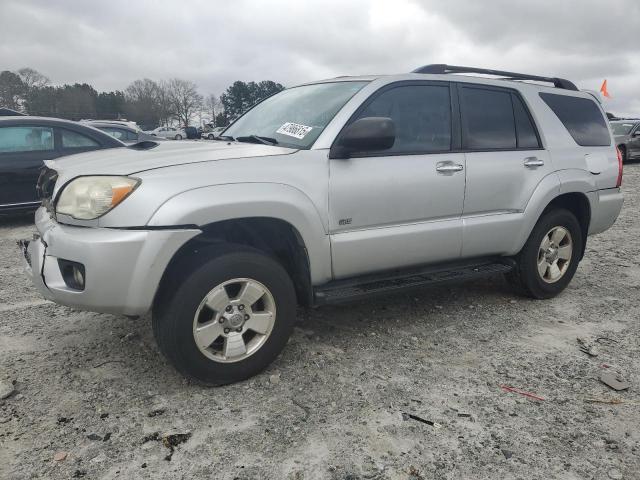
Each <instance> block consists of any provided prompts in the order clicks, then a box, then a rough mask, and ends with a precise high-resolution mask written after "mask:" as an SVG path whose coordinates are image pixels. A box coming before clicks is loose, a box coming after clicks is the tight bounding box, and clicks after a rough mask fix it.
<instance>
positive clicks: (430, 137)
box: [354, 85, 451, 155]
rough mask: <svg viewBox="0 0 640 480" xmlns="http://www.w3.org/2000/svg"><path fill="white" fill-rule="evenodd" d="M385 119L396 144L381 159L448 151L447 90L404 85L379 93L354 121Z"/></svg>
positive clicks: (448, 116)
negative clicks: (392, 125) (390, 123)
mask: <svg viewBox="0 0 640 480" xmlns="http://www.w3.org/2000/svg"><path fill="white" fill-rule="evenodd" d="M364 117H389V118H391V119H392V120H393V122H394V123H395V126H396V141H395V142H394V144H393V147H391V148H390V149H388V150H385V151H384V152H385V155H386V154H389V155H394V154H402V153H405V154H410V153H421V152H441V151H447V150H450V149H451V98H450V93H449V87H448V86H442V85H408V86H401V87H394V88H391V89H389V90H385V91H383V92H382V93H381V94H380V95H378V96H377V97H376V98H375V99H374V100H373V101H372V102H371V103H370V104H369V105H367V106H366V107H365V109H364V110H363V111H361V112H360V113H359V114H358V116H357V118H354V121H355V120H357V119H358V118H364Z"/></svg>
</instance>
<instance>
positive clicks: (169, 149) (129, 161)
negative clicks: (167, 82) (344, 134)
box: [45, 141, 296, 178]
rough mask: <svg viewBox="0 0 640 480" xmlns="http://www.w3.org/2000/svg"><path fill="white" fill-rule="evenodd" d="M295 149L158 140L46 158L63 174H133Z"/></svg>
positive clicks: (227, 143)
mask: <svg viewBox="0 0 640 480" xmlns="http://www.w3.org/2000/svg"><path fill="white" fill-rule="evenodd" d="M295 151H296V150H294V149H291V148H283V147H277V146H270V145H261V144H253V143H238V142H212V141H197V142H195V141H194V142H190V141H171V142H158V146H157V147H153V148H151V149H149V150H137V149H133V148H126V147H124V148H110V149H106V150H96V151H93V152H86V153H80V154H77V155H71V156H68V157H62V158H59V159H56V160H47V161H46V162H45V163H46V164H47V166H48V167H49V168H52V169H54V170H56V171H57V172H58V174H59V176H60V177H66V178H72V177H76V176H78V175H131V174H134V173H139V172H144V171H146V170H153V169H156V168H162V167H170V166H174V165H186V164H190V163H201V162H213V161H218V160H231V159H238V158H249V157H264V156H272V155H287V154H289V153H293V152H295Z"/></svg>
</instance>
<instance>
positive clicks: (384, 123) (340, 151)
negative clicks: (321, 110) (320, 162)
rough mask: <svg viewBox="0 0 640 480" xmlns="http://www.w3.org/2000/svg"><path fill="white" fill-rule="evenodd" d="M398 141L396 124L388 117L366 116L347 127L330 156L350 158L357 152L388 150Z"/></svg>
mask: <svg viewBox="0 0 640 480" xmlns="http://www.w3.org/2000/svg"><path fill="white" fill-rule="evenodd" d="M395 141H396V125H395V123H393V120H391V119H390V118H387V117H364V118H360V119H358V120H356V121H355V122H353V123H352V124H351V125H349V126H348V127H347V128H345V129H344V130H343V131H342V133H341V134H340V136H339V137H338V140H337V142H336V143H335V144H334V145H333V146H332V147H331V151H330V152H329V158H349V157H350V156H351V154H352V153H355V152H374V151H378V150H388V149H389V148H391V147H393V144H394V142H395Z"/></svg>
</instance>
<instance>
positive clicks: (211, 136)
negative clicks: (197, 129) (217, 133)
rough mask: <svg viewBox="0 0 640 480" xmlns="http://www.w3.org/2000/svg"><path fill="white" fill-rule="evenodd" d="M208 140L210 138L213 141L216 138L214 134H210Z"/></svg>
mask: <svg viewBox="0 0 640 480" xmlns="http://www.w3.org/2000/svg"><path fill="white" fill-rule="evenodd" d="M207 138H208V139H209V140H213V139H214V138H215V137H214V136H213V135H212V134H210V135H209V136H208V137H207Z"/></svg>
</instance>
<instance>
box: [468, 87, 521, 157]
mask: <svg viewBox="0 0 640 480" xmlns="http://www.w3.org/2000/svg"><path fill="white" fill-rule="evenodd" d="M461 102H462V125H463V133H464V143H465V147H466V148H469V149H473V150H504V149H515V148H516V147H517V142H516V126H515V119H514V113H513V107H512V104H511V93H510V92H507V91H500V90H489V89H485V88H472V87H463V88H462V98H461Z"/></svg>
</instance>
